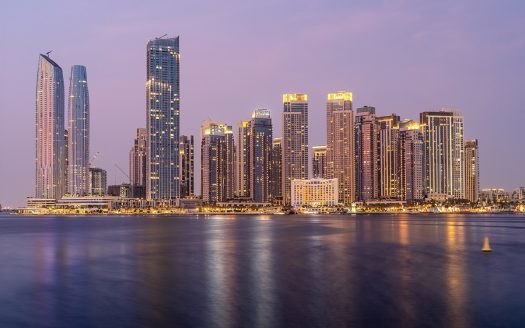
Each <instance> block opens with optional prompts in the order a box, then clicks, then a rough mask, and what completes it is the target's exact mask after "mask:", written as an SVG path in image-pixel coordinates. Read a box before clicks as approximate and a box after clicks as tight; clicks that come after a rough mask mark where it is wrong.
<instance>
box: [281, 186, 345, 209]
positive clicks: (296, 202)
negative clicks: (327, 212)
mask: <svg viewBox="0 0 525 328" xmlns="http://www.w3.org/2000/svg"><path fill="white" fill-rule="evenodd" d="M338 185H339V184H338V182H337V179H303V180H301V179H294V180H292V184H291V205H292V207H323V206H329V207H331V206H337V205H338V204H339V191H338V187H339V186H338Z"/></svg>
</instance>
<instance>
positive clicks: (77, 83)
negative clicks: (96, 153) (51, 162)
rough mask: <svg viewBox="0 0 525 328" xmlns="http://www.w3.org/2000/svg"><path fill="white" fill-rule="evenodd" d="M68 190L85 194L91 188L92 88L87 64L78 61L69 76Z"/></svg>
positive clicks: (70, 192)
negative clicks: (90, 100)
mask: <svg viewBox="0 0 525 328" xmlns="http://www.w3.org/2000/svg"><path fill="white" fill-rule="evenodd" d="M68 99H69V102H68V110H67V112H68V138H67V139H68V146H67V154H68V161H67V162H68V168H67V173H68V175H67V181H68V189H67V191H68V193H69V194H71V195H75V196H85V195H88V194H89V193H90V190H89V91H88V84H87V72H86V67H85V66H82V65H74V66H73V67H71V75H70V78H69V98H68Z"/></svg>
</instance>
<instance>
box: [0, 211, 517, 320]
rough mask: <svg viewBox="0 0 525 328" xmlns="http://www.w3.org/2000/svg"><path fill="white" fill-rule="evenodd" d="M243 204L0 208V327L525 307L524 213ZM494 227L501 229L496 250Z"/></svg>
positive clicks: (481, 316)
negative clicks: (275, 212)
mask: <svg viewBox="0 0 525 328" xmlns="http://www.w3.org/2000/svg"><path fill="white" fill-rule="evenodd" d="M232 217H233V216H219V217H213V216H210V217H207V218H203V217H199V218H197V219H195V218H189V219H185V218H180V217H179V218H167V217H159V218H151V217H150V218H147V219H144V218H139V217H133V218H97V219H87V218H68V219H63V218H61V219H50V220H40V221H39V220H35V219H26V221H24V220H20V221H16V220H12V219H11V220H1V219H0V237H1V238H0V260H2V263H4V264H5V265H3V266H2V267H0V279H1V280H2V282H3V283H2V284H1V285H0V302H2V304H3V307H2V308H0V326H1V327H12V326H15V327H16V326H39V325H43V326H53V327H60V326H63V327H89V326H112V325H115V323H117V324H118V325H122V326H127V327H152V326H198V327H239V326H249V327H291V326H293V327H311V326H333V327H339V326H369V327H379V326H388V327H419V326H421V324H422V323H423V325H425V326H435V327H441V326H447V327H465V326H484V325H486V324H487V323H490V322H495V321H494V320H498V321H497V322H498V323H501V325H502V326H519V325H518V324H516V323H522V322H523V320H525V314H522V312H521V311H512V309H519V308H521V306H522V305H525V297H524V296H523V295H525V286H523V284H519V283H515V282H517V281H518V282H519V281H520V279H521V277H523V276H524V275H525V263H524V261H523V258H522V256H521V254H522V250H523V245H525V235H524V234H523V233H522V232H523V230H524V229H525V221H524V220H512V219H500V218H491V217H488V218H487V217H480V218H472V217H469V218H464V217H459V218H458V217H452V216H451V217H443V216H425V217H416V216H400V217H396V216H392V215H383V216H357V217H356V216H352V217H351V216H318V217H314V218H313V219H311V217H301V216H277V217H276V216H258V217H251V216H237V217H235V219H233V220H232V219H231V218H232ZM496 221H497V222H496ZM486 232H490V233H491V235H494V236H495V238H494V239H495V240H496V241H497V242H498V244H496V246H497V250H498V251H497V252H495V253H494V254H491V255H494V256H490V257H487V256H482V254H481V252H480V251H479V248H480V246H481V239H480V237H482V234H483V233H486ZM489 292H490V293H489ZM476 309H483V311H479V310H476ZM493 309H495V310H493ZM509 309H510V310H509ZM500 313H505V316H501V315H499V314H500Z"/></svg>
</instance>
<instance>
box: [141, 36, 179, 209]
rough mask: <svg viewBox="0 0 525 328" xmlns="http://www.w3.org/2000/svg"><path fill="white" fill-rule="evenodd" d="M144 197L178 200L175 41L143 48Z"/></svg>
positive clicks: (159, 41)
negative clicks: (144, 107) (145, 153)
mask: <svg viewBox="0 0 525 328" xmlns="http://www.w3.org/2000/svg"><path fill="white" fill-rule="evenodd" d="M146 52H147V53H146V56H147V82H146V103H147V105H146V107H147V130H148V144H147V158H146V170H147V172H146V174H147V177H146V179H147V182H146V197H147V199H149V200H172V199H176V198H178V197H179V167H178V165H179V116H180V94H179V82H180V52H179V38H178V37H176V38H157V39H154V40H151V41H149V42H148V45H147V51H146Z"/></svg>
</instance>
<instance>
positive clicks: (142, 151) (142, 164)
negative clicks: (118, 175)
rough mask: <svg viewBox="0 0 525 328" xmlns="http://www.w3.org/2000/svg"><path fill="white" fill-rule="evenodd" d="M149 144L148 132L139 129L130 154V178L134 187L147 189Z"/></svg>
mask: <svg viewBox="0 0 525 328" xmlns="http://www.w3.org/2000/svg"><path fill="white" fill-rule="evenodd" d="M147 144H148V130H147V129H144V128H138V129H137V136H136V137H135V141H134V143H133V147H131V150H130V152H129V171H130V172H129V177H130V179H131V181H130V183H131V185H132V186H134V187H136V186H143V187H146V181H147V180H146V155H147V154H146V149H147Z"/></svg>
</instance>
